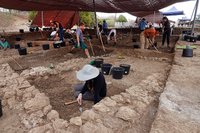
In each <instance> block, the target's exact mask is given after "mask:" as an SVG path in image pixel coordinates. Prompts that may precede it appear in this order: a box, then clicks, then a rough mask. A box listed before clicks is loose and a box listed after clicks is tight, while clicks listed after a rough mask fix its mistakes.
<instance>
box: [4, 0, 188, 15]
mask: <svg viewBox="0 0 200 133" xmlns="http://www.w3.org/2000/svg"><path fill="white" fill-rule="evenodd" d="M182 1H190V0H95V3H96V11H97V12H106V13H120V12H128V13H130V14H134V13H135V15H136V16H137V14H141V12H143V15H148V14H151V13H149V11H158V10H159V9H162V8H164V7H166V6H169V5H172V4H174V3H177V2H182ZM0 7H3V8H7V9H17V10H23V11H33V10H35V11H50V10H69V11H94V6H93V0H1V2H0ZM145 12H146V13H145Z"/></svg>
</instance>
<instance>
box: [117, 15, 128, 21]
mask: <svg viewBox="0 0 200 133" xmlns="http://www.w3.org/2000/svg"><path fill="white" fill-rule="evenodd" d="M116 21H117V22H127V19H126V17H125V16H123V15H120V16H119V17H118V19H117V20H116Z"/></svg>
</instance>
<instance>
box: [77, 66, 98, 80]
mask: <svg viewBox="0 0 200 133" xmlns="http://www.w3.org/2000/svg"><path fill="white" fill-rule="evenodd" d="M98 75H99V69H97V68H96V67H93V66H91V65H85V66H84V67H83V68H82V70H80V71H79V72H77V74H76V77H77V78H78V79H79V80H80V81H87V80H90V79H93V78H96V77H97V76H98Z"/></svg>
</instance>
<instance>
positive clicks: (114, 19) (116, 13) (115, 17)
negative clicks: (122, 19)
mask: <svg viewBox="0 0 200 133" xmlns="http://www.w3.org/2000/svg"><path fill="white" fill-rule="evenodd" d="M116 15H117V13H115V19H114V27H115V21H116Z"/></svg>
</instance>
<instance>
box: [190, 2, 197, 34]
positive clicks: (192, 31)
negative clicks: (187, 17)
mask: <svg viewBox="0 0 200 133" xmlns="http://www.w3.org/2000/svg"><path fill="white" fill-rule="evenodd" d="M198 5H199V0H197V2H196V9H195V13H194V21H193V25H192V32H191V36H193V33H194V25H195V20H196V15H197V10H198Z"/></svg>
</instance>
